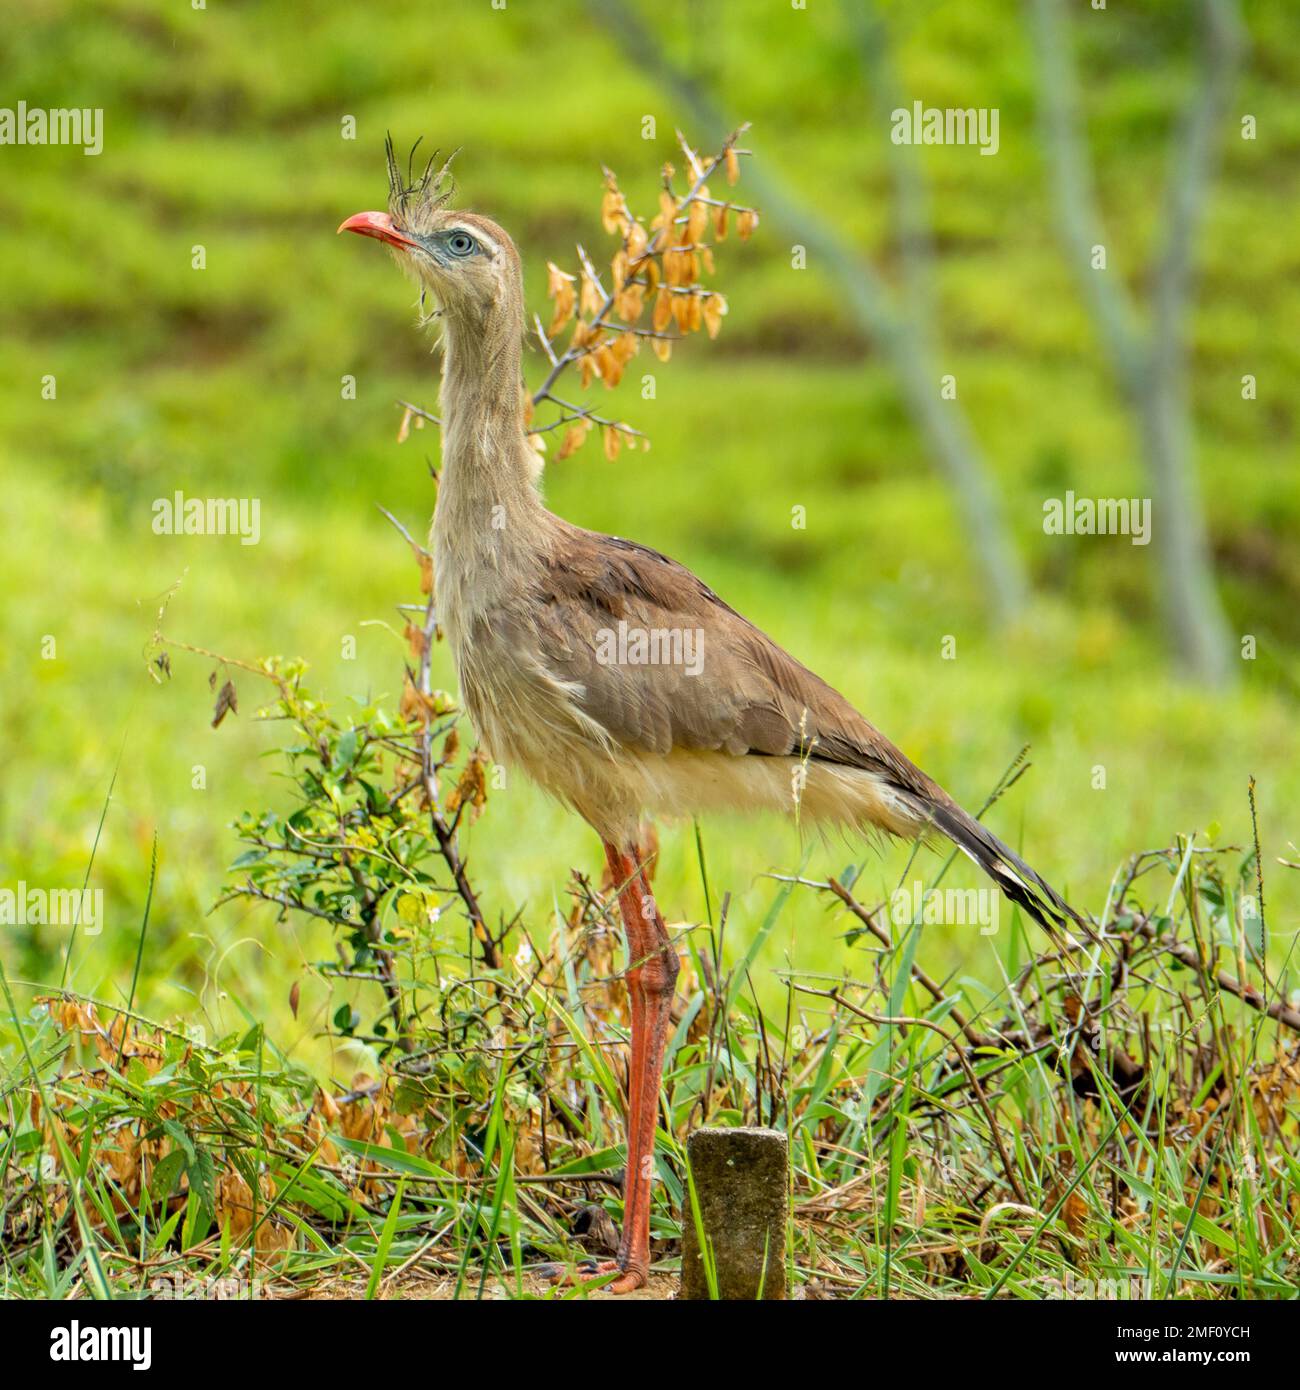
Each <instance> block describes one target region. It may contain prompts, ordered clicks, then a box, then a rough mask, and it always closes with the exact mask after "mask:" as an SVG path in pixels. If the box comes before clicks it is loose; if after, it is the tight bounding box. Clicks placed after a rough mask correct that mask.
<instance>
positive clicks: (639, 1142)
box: [613, 864, 679, 1293]
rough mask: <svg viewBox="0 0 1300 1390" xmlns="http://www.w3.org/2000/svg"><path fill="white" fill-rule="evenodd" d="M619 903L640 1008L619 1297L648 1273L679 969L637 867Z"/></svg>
mask: <svg viewBox="0 0 1300 1390" xmlns="http://www.w3.org/2000/svg"><path fill="white" fill-rule="evenodd" d="M619 902H620V905H621V906H622V908H623V920H624V923H625V924H626V926H627V932H628V964H629V969H628V977H627V978H628V990H629V992H630V994H631V997H632V999H633V1000H634V1001H635V1000H637V999H638V998H639V1000H640V1008H639V1010H638V1009H637V1007H636V1005H635V1004H634V1005H633V1013H632V1033H633V1044H632V1054H633V1065H632V1069H631V1071H630V1073H629V1076H628V1084H629V1095H628V1129H627V1183H626V1191H625V1194H624V1199H623V1208H624V1210H623V1247H622V1251H621V1252H620V1258H621V1261H622V1264H623V1268H624V1270H625V1271H626V1273H625V1275H624V1277H623V1278H622V1279H620V1280H618V1281H617V1282H616V1283H615V1284H614V1286H613V1287H614V1290H615V1291H616V1292H618V1293H626V1292H629V1291H630V1290H632V1289H636V1288H640V1287H641V1286H642V1285H643V1284H644V1283H645V1281H646V1276H647V1275H648V1273H649V1270H650V1197H651V1182H652V1179H653V1176H654V1144H655V1127H656V1124H657V1122H658V1117H659V1095H660V1091H661V1089H662V1086H663V1067H664V1047H665V1046H666V1044H667V1041H668V1025H669V1023H670V1021H671V1012H672V1002H673V989H674V987H675V985H676V983H677V972H678V969H679V967H678V964H677V954H676V952H675V951H674V950H673V949H672V943H671V941H670V940H669V937H668V930H667V928H666V927H665V926H664V920H663V918H662V916H660V913H659V908H658V906H657V905H656V903H655V900H654V896H653V894H652V893H651V891H650V883H649V880H648V879H647V878H646V875H645V869H644V866H643V865H640V864H637V865H635V867H634V872H633V874H632V877H631V880H630V882H629V883H628V886H627V888H626V890H625V891H624V892H623V893H622V894H621V895H620V898H619ZM634 924H635V925H634ZM638 1033H639V1034H640V1037H639V1038H638V1036H637V1035H638Z"/></svg>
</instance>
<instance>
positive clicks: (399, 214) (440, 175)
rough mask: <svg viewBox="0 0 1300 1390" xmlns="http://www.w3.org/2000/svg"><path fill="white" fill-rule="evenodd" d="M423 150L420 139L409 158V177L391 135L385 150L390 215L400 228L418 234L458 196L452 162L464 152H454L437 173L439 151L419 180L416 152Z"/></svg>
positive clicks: (386, 142)
mask: <svg viewBox="0 0 1300 1390" xmlns="http://www.w3.org/2000/svg"><path fill="white" fill-rule="evenodd" d="M419 148H420V142H419V141H418V140H417V141H416V142H415V144H414V145H412V146H411V153H410V154H409V155H408V156H407V159H406V175H405V177H403V175H402V170H401V168H400V167H399V166H398V163H397V155H396V154H395V153H394V151H393V137H392V136H391V135H389V136H387V137H385V140H384V151H385V153H386V154H387V156H388V211H389V214H390V216H391V217H392V219H393V221H394V222H395V223H397V225H398V226H399V227H403V228H405V229H406V230H407V231H410V232H416V233H417V234H418V233H420V232H427V231H429V230H430V228H431V226H432V223H433V214H434V213H436V212H437V211H438V210H439V209H440V208H441V207H442V206H443V205H444V204H445V203H447V202H448V201H449V200H450V198H451V196H452V194H454V193H455V191H456V183H455V180H454V179H452V178H451V176H450V170H451V161H452V160H453V159H455V158H456V156H457V155H458V154H459V153H460V151H459V150H453V151H452V152H451V154H450V155H448V156H447V158H446V160H445V161H444V162H443V164H442V166H441V167H440V168H439V169H438V172H437V173H436V174H435V173H434V171H433V169H434V164H435V163H436V162H437V159H438V151H437V150H435V151H434V152H433V155H432V157H431V158H430V159H429V162H428V163H427V164H426V165H425V166H424V172H423V173H422V174H421V175H420V176H419V178H416V177H415V173H414V170H415V152H416V150H418V149H419Z"/></svg>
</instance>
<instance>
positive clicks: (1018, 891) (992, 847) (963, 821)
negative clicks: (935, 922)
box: [910, 796, 1099, 945]
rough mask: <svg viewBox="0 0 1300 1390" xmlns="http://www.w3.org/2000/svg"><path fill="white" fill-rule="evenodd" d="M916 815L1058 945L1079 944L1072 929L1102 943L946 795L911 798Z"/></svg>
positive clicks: (1020, 861) (1040, 880)
mask: <svg viewBox="0 0 1300 1390" xmlns="http://www.w3.org/2000/svg"><path fill="white" fill-rule="evenodd" d="M910 799H911V800H912V801H913V804H914V805H915V806H916V808H917V810H918V811H919V812H920V814H922V815H923V816H924V818H925V819H926V820H927V821H928V822H929V823H930V824H931V825H932V826H933V827H934V828H935V829H936V830H938V831H940V832H941V833H942V834H944V835H946V836H947V837H948V839H950V840H951V841H952V842H953V844H954V845H956V846H957V848H958V849H959V850H961V851H962V853H963V854H965V855H966V856H967V857H968V858H970V859H971V860H973V861H974V862H975V863H976V864H978V865H979V867H980V868H981V869H983V870H984V872H985V873H986V874H987V875H988V876H989V878H991V879H992V880H993V882H994V883H995V884H997V886H998V888H999V889H1000V890H1001V892H1002V894H1003V896H1004V897H1005V898H1007V899H1008V900H1009V901H1011V902H1013V903H1015V904H1016V905H1017V906H1019V907H1021V908H1023V909H1024V910H1025V911H1026V912H1027V913H1028V914H1029V915H1030V916H1031V917H1032V918H1033V919H1034V921H1035V922H1037V923H1038V924H1039V926H1041V927H1042V928H1043V929H1044V930H1045V931H1046V932H1047V933H1048V935H1049V936H1051V937H1052V939H1053V940H1054V941H1058V942H1060V943H1061V944H1063V945H1078V942H1077V941H1072V940H1071V934H1072V931H1073V929H1075V928H1077V929H1078V931H1079V933H1080V934H1081V935H1083V936H1085V937H1086V938H1087V939H1088V940H1089V941H1091V942H1094V943H1095V942H1097V941H1098V940H1099V938H1098V936H1097V934H1096V933H1095V932H1094V931H1093V929H1092V927H1091V926H1090V925H1089V923H1088V922H1086V921H1085V920H1084V919H1083V918H1082V917H1081V916H1080V915H1079V914H1078V913H1077V912H1076V911H1075V910H1074V909H1073V908H1072V907H1071V906H1070V905H1069V903H1067V902H1066V901H1065V899H1064V898H1063V897H1061V895H1060V894H1059V893H1058V892H1057V891H1056V889H1055V888H1053V887H1052V886H1051V884H1049V883H1048V882H1047V881H1046V880H1045V879H1043V878H1042V877H1041V876H1040V875H1039V874H1038V873H1036V872H1035V871H1034V870H1033V869H1031V868H1030V867H1029V865H1028V864H1026V863H1025V861H1024V860H1023V859H1021V857H1020V856H1019V855H1018V854H1017V853H1016V852H1015V851H1014V850H1012V849H1009V848H1008V847H1007V846H1006V845H1004V844H1003V843H1002V841H1001V840H999V839H998V837H997V836H996V835H995V834H993V832H992V831H991V830H989V829H988V828H987V827H985V826H983V825H981V824H980V822H979V821H977V820H976V819H975V817H974V816H970V815H967V813H966V812H965V811H963V810H962V808H961V807H960V806H958V805H957V803H956V802H955V801H952V800H951V799H950V798H948V797H947V796H944V797H943V799H942V800H940V799H939V798H925V799H924V800H923V799H922V798H921V797H919V796H914V797H913V798H910Z"/></svg>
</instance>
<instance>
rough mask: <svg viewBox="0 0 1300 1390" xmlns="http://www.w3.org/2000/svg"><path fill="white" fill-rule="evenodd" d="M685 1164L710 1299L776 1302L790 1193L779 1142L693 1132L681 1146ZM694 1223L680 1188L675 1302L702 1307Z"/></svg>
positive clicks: (705, 1294)
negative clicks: (707, 1253)
mask: <svg viewBox="0 0 1300 1390" xmlns="http://www.w3.org/2000/svg"><path fill="white" fill-rule="evenodd" d="M686 1157H687V1159H688V1161H689V1163H690V1166H691V1175H692V1177H693V1178H694V1182H695V1198H696V1202H697V1203H698V1208H699V1210H698V1217H699V1220H700V1222H701V1224H702V1225H703V1228H704V1237H705V1241H706V1242H707V1244H708V1246H709V1249H710V1250H711V1251H712V1255H713V1263H714V1268H715V1271H716V1278H717V1294H718V1297H719V1298H721V1299H743V1300H748V1301H753V1300H754V1299H757V1298H763V1299H769V1298H772V1299H783V1298H784V1297H785V1226H786V1215H787V1212H788V1209H789V1190H790V1180H789V1164H790V1151H789V1145H788V1143H787V1142H786V1137H785V1135H784V1134H782V1133H780V1132H779V1131H778V1130H775V1129H697V1130H696V1131H695V1132H694V1133H693V1134H692V1135H691V1136H690V1138H689V1139H688V1140H687V1141H686ZM696 1215H697V1213H696V1212H694V1211H692V1209H691V1193H690V1185H689V1184H688V1185H687V1189H686V1195H685V1197H684V1198H683V1203H682V1287H681V1297H682V1298H690V1299H707V1298H709V1297H710V1293H709V1279H708V1273H707V1268H706V1264H705V1259H704V1255H703V1252H702V1251H701V1250H700V1245H699V1241H698V1239H697V1237H696V1230H695V1222H696ZM760 1290H761V1292H760Z"/></svg>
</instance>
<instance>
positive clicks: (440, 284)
mask: <svg viewBox="0 0 1300 1390" xmlns="http://www.w3.org/2000/svg"><path fill="white" fill-rule="evenodd" d="M387 154H388V181H389V198H388V209H387V211H382V212H380V211H372V212H360V213H356V214H354V215H353V216H351V217H348V218H347V219H346V220H345V221H344V222H343V223H342V224H341V225H340V226H339V228H338V230H339V232H344V231H347V232H353V233H356V234H358V235H360V236H365V237H371V238H374V239H375V240H377V241H379V242H381V243H384V244H385V245H386V246H387V247H388V248H390V250H391V252H392V253H393V255H394V257H395V258H396V260H397V262H398V264H399V265H400V267H401V268H402V270H403V271H404V272H405V273H406V274H407V275H408V276H409V277H410V278H411V279H413V280H414V282H415V284H416V285H417V286H418V288H419V291H420V299H421V304H422V305H423V304H424V302H425V300H426V297H427V296H432V298H433V300H434V302H435V303H436V305H437V309H436V311H435V313H434V314H433V315H430V316H429V317H431V318H432V319H433V321H434V322H435V323H436V324H437V325H438V326H439V328H440V331H441V338H442V383H441V419H442V468H441V472H440V476H439V480H438V493H437V501H436V504H435V507H434V517H433V526H432V549H433V555H434V593H435V599H436V607H437V616H438V623H439V626H440V627H441V629H442V631H443V634H444V637H445V639H446V641H447V643H448V645H449V647H450V650H451V654H452V658H453V661H454V663H455V668H456V673H457V678H458V680H459V684H460V694H461V701H462V704H463V707H464V709H465V711H466V712H467V713H468V715H469V718H470V721H471V722H472V724H473V726H474V729H475V732H476V734H477V736H478V739H479V741H480V744H481V745H482V746H483V748H484V750H485V751H486V752H487V754H488V755H489V756H490V757H491V758H492V759H493V760H494V761H496V762H498V763H502V764H504V765H506V766H507V767H511V768H516V769H519V770H521V771H522V772H523V773H524V774H525V775H526V776H528V777H529V778H531V779H532V780H533V781H534V782H535V783H537V784H538V785H539V786H540V787H542V788H543V789H544V790H545V791H546V792H548V793H550V794H551V795H552V796H553V797H554V798H556V799H557V800H558V801H560V802H561V803H563V804H564V805H565V806H566V807H568V808H570V809H571V810H572V811H574V812H576V813H577V814H578V815H579V816H581V817H582V818H583V819H584V820H585V821H586V822H587V823H588V825H590V826H591V827H592V829H593V830H594V831H595V832H596V834H597V835H598V836H599V837H600V840H601V843H602V845H603V848H604V854H605V859H606V863H607V865H608V869H609V874H610V876H611V879H612V882H613V884H614V885H615V888H616V890H617V896H618V904H619V912H620V916H621V918H622V923H623V929H624V933H625V936H626V949H627V960H628V966H627V969H626V972H625V976H624V978H625V981H626V986H627V990H628V998H629V1013H630V1020H631V1029H630V1031H631V1039H630V1056H629V1062H628V1081H627V1107H626V1130H627V1149H626V1161H625V1166H624V1222H623V1232H622V1237H621V1241H620V1244H619V1247H618V1254H617V1257H616V1258H615V1259H613V1260H609V1261H598V1262H594V1263H588V1265H587V1266H586V1267H585V1268H581V1269H580V1270H579V1271H578V1272H577V1277H579V1278H583V1279H602V1280H604V1279H606V1277H607V1276H609V1287H610V1288H611V1289H612V1291H613V1292H614V1293H629V1292H631V1291H633V1290H635V1289H637V1288H640V1287H642V1286H644V1285H645V1283H646V1280H647V1277H648V1272H649V1266H650V1253H651V1252H650V1206H651V1181H652V1178H653V1173H654V1156H653V1155H654V1139H655V1130H656V1125H657V1120H658V1111H659V1102H660V1090H661V1085H662V1072H663V1063H664V1048H665V1044H666V1040H667V1034H668V1029H669V1023H670V1014H671V1008H672V1000H673V992H674V987H675V983H676V979H677V975H678V971H679V968H680V967H679V963H678V958H677V953H676V950H675V948H674V944H673V941H672V939H671V938H670V935H669V933H668V930H667V928H666V926H665V924H664V919H663V915H662V913H661V911H660V908H659V905H658V903H657V902H656V900H655V897H654V893H653V891H652V889H651V885H650V879H649V876H648V872H647V863H646V860H645V857H644V845H642V844H640V843H639V842H638V836H639V835H640V834H641V827H642V826H643V824H644V821H645V818H646V817H647V816H649V817H655V816H662V817H667V818H673V817H695V816H698V815H700V814H702V813H708V812H710V811H716V810H720V809H728V810H734V809H739V810H742V811H751V810H761V809H767V810H772V811H777V812H783V813H786V814H789V812H790V810H791V808H792V807H794V808H795V809H796V811H797V813H798V815H799V816H800V817H801V818H806V819H807V820H809V821H811V822H813V823H817V824H820V825H827V826H838V827H845V828H847V829H848V830H849V831H850V832H857V833H862V834H871V833H882V834H883V835H884V836H886V837H889V836H899V837H905V838H908V839H918V838H920V839H930V838H932V837H934V836H937V835H938V836H944V837H946V838H947V839H948V840H949V841H951V842H952V843H953V844H954V845H956V846H957V848H958V849H960V850H962V851H963V852H964V853H965V854H966V855H968V856H969V857H970V858H971V859H972V860H973V861H974V862H975V863H976V864H977V865H978V866H979V867H980V868H981V869H982V870H983V871H984V872H985V873H986V874H987V875H988V876H989V877H990V878H991V879H992V881H993V882H994V883H995V884H996V886H997V887H998V888H999V889H1000V890H1001V892H1002V893H1003V894H1004V895H1005V896H1006V897H1007V898H1008V899H1009V900H1010V901H1012V902H1014V903H1016V904H1018V905H1019V906H1020V907H1021V908H1023V909H1024V911H1025V912H1026V913H1027V914H1028V915H1029V916H1030V917H1032V918H1033V919H1034V920H1035V921H1037V922H1038V923H1039V924H1041V925H1042V926H1043V927H1044V928H1046V929H1047V930H1048V931H1049V933H1051V934H1052V935H1053V937H1054V939H1056V940H1058V941H1059V940H1061V939H1062V938H1061V936H1060V932H1061V931H1062V929H1065V928H1066V924H1067V922H1074V923H1077V924H1079V925H1081V926H1086V924H1084V923H1083V920H1082V919H1081V918H1080V917H1079V915H1078V914H1077V913H1076V912H1075V911H1074V910H1073V909H1072V908H1070V907H1069V906H1068V905H1067V903H1066V902H1065V900H1064V899H1063V898H1062V897H1061V895H1060V894H1058V893H1057V892H1056V890H1055V889H1053V888H1052V887H1051V886H1050V885H1049V884H1048V883H1047V882H1046V881H1045V880H1044V879H1043V878H1041V877H1040V876H1039V874H1038V873H1036V872H1035V871H1034V870H1033V869H1032V868H1030V867H1029V865H1028V864H1026V863H1025V862H1024V860H1022V859H1021V858H1020V857H1019V856H1018V855H1017V854H1016V853H1015V852H1014V851H1013V850H1011V849H1010V848H1008V846H1006V845H1005V844H1003V843H1002V841H1001V840H999V839H998V838H997V837H996V836H995V835H994V834H993V833H992V832H991V831H990V830H988V829H987V828H986V827H985V826H984V825H983V824H981V823H980V822H979V821H978V820H976V819H975V818H974V817H972V816H970V815H969V814H967V812H966V811H964V810H963V809H962V808H961V806H960V805H958V803H957V802H956V801H955V800H954V799H953V798H952V797H951V796H949V794H948V793H947V792H946V791H944V789H943V788H942V787H941V786H940V785H939V784H938V783H937V782H936V781H934V779H933V778H931V777H930V776H928V775H927V774H926V773H925V772H923V771H922V770H921V769H920V768H919V767H917V766H916V765H915V764H914V763H913V762H912V761H910V760H909V759H908V758H907V757H906V756H905V755H904V754H903V753H902V752H901V751H900V750H899V749H898V748H896V747H895V746H894V744H892V743H891V742H890V741H889V740H888V739H887V738H886V737H885V736H884V735H883V734H882V733H881V732H880V731H879V730H878V729H876V728H875V727H874V726H873V725H872V724H871V723H869V722H868V721H867V719H866V718H865V717H864V716H863V715H861V714H860V713H859V712H858V711H857V710H856V709H855V708H854V706H853V705H852V704H850V703H849V701H848V700H847V699H846V698H845V697H844V696H843V695H841V694H839V693H838V692H837V691H836V690H835V689H833V688H832V687H831V686H830V685H828V684H827V683H826V682H825V681H824V680H822V679H821V678H820V677H819V676H817V675H815V674H814V673H813V672H812V671H810V670H809V669H808V668H807V667H806V666H803V665H802V664H800V662H798V661H797V660H795V658H794V657H792V656H790V655H789V654H788V653H787V652H786V651H785V650H783V649H782V648H781V647H780V646H778V645H777V643H776V642H775V641H773V640H772V638H770V637H768V636H767V635H766V634H765V633H764V632H762V631H761V630H760V629H759V628H758V627H756V626H755V625H754V624H753V623H751V622H750V621H749V620H748V619H747V618H745V617H744V616H742V614H740V613H739V612H737V610H736V609H734V608H732V607H731V606H730V605H729V604H727V603H726V602H725V601H724V600H723V599H722V598H720V597H719V596H718V595H717V594H716V593H715V592H714V591H713V590H712V589H711V588H709V587H708V585H706V584H705V583H704V582H703V581H702V580H700V579H699V578H697V577H696V576H695V575H694V574H693V573H692V572H691V571H690V570H689V569H687V568H686V567H685V566H684V565H681V564H679V563H678V562H677V561H675V560H672V559H670V558H669V557H668V556H667V555H664V554H662V553H661V552H659V551H657V550H654V549H651V548H650V547H648V546H645V545H641V544H638V543H637V542H635V541H632V540H625V539H623V538H622V537H619V536H609V535H602V534H599V533H597V532H594V531H590V530H585V529H583V528H582V527H580V526H576V525H574V524H572V523H570V522H568V521H566V520H564V519H563V518H561V517H559V516H556V515H554V514H553V513H551V512H550V511H548V510H547V508H546V506H545V505H544V502H543V500H542V495H541V491H540V487H539V481H540V473H541V460H540V456H539V454H538V453H537V451H536V449H535V447H534V445H533V444H532V443H531V442H530V440H529V437H528V431H527V425H526V420H525V404H524V402H525V393H524V390H523V370H522V365H523V364H522V350H523V340H524V293H523V272H522V264H521V260H520V255H519V252H518V250H517V249H516V247H515V244H514V242H513V241H512V240H511V238H510V236H509V235H508V233H507V232H506V231H505V230H504V229H503V228H502V227H501V226H499V225H498V224H497V223H496V222H494V221H492V220H490V219H489V218H487V217H484V216H482V215H480V214H477V213H472V212H466V211H461V210H457V209H455V208H452V207H450V206H449V205H448V204H449V201H450V198H451V196H452V192H453V191H454V185H449V184H448V182H447V179H446V174H447V169H448V165H449V163H450V161H448V162H447V164H444V165H443V166H442V167H441V168H440V169H439V170H438V172H437V174H434V173H433V162H432V161H431V162H430V163H429V165H428V166H426V168H425V170H424V173H423V175H422V176H421V177H418V178H412V177H411V175H410V173H409V171H408V173H407V174H406V175H405V176H404V175H403V172H402V171H401V169H400V168H399V166H398V163H397V161H396V159H395V158H394V154H393V149H392V142H391V140H390V141H389V142H388V147H387ZM665 654H667V656H668V657H669V658H670V659H667V660H665V659H659V660H653V659H647V657H653V656H655V655H657V656H659V657H660V658H663V657H664V656H665ZM673 656H676V657H677V658H678V659H676V660H674V659H671V658H672V657H673ZM1064 939H1065V940H1066V942H1067V943H1068V944H1069V945H1071V946H1073V945H1077V944H1078V942H1077V941H1076V939H1075V938H1074V937H1073V936H1070V935H1069V934H1068V932H1067V933H1066V935H1065V937H1064Z"/></svg>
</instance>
